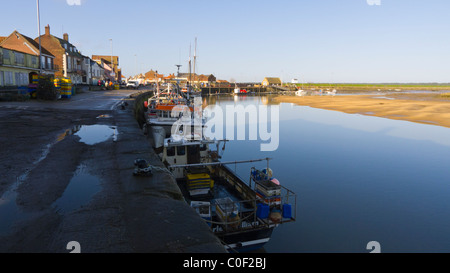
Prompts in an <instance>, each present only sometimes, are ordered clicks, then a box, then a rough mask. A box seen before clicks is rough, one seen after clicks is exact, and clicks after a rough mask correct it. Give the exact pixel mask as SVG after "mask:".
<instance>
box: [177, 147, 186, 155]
mask: <svg viewBox="0 0 450 273" xmlns="http://www.w3.org/2000/svg"><path fill="white" fill-rule="evenodd" d="M185 154H186V147H185V146H179V147H177V155H185Z"/></svg>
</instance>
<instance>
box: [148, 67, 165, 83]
mask: <svg viewBox="0 0 450 273" xmlns="http://www.w3.org/2000/svg"><path fill="white" fill-rule="evenodd" d="M144 79H145V83H146V84H148V83H151V82H161V81H163V80H164V75H163V74H158V71H153V69H151V70H150V71H148V72H147V73H145V75H144Z"/></svg>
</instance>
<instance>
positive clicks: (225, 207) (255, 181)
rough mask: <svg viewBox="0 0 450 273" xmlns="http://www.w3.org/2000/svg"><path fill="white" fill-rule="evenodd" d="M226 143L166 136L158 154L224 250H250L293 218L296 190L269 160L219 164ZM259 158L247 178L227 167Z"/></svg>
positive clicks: (189, 202)
mask: <svg viewBox="0 0 450 273" xmlns="http://www.w3.org/2000/svg"><path fill="white" fill-rule="evenodd" d="M179 126H182V125H181V124H179ZM180 131H183V130H180ZM226 142H227V141H225V140H210V139H207V138H205V137H201V138H199V136H193V135H189V134H185V135H178V136H175V135H172V136H171V137H170V138H166V139H165V141H164V148H163V152H162V154H161V155H160V156H161V160H162V162H163V163H164V164H165V165H166V167H167V168H168V169H169V170H170V171H171V173H172V175H173V176H174V178H175V179H176V181H177V183H178V186H179V188H180V190H181V192H182V193H183V196H184V198H185V200H186V202H187V203H188V204H189V205H191V207H192V208H193V209H194V210H196V211H197V212H198V214H199V215H200V216H201V217H202V218H203V219H204V221H205V222H206V223H207V224H208V225H209V226H210V228H211V230H212V232H213V233H214V234H215V235H216V236H217V237H218V238H219V239H220V240H221V242H222V243H223V245H224V247H225V248H226V249H227V250H228V251H229V252H247V251H254V250H257V249H259V248H261V247H263V246H264V244H266V243H267V242H268V241H269V240H270V238H271V235H272V232H273V231H274V229H275V228H276V227H277V226H279V225H280V224H284V223H288V222H293V221H295V219H296V210H295V208H296V200H297V199H296V194H295V193H294V192H292V191H291V190H289V189H287V188H286V187H284V186H282V185H281V184H280V182H279V181H278V180H277V179H276V178H274V177H273V172H272V170H271V169H270V168H269V166H268V165H269V160H270V159H269V158H264V159H256V160H245V161H234V162H221V161H220V159H221V153H222V152H223V151H224V149H225V143H226ZM265 160H266V161H267V167H266V168H264V169H262V170H259V169H257V168H255V167H251V168H250V169H249V179H248V180H247V181H245V180H243V179H242V178H240V177H239V176H238V175H236V174H235V173H234V172H233V171H232V170H231V169H230V168H229V166H228V165H232V164H244V163H254V162H261V161H265Z"/></svg>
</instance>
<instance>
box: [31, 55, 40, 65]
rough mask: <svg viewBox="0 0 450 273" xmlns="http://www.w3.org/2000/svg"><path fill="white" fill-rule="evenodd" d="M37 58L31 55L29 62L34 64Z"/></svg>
mask: <svg viewBox="0 0 450 273" xmlns="http://www.w3.org/2000/svg"><path fill="white" fill-rule="evenodd" d="M37 59H38V58H37V57H34V56H32V57H31V64H32V65H36V64H37Z"/></svg>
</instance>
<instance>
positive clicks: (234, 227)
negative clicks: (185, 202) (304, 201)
mask: <svg viewBox="0 0 450 273" xmlns="http://www.w3.org/2000/svg"><path fill="white" fill-rule="evenodd" d="M282 188H283V190H284V193H283V194H282V195H281V196H277V197H276V198H275V197H274V198H269V203H272V206H271V205H269V208H270V210H271V211H269V212H268V213H266V215H264V212H262V211H260V209H261V206H259V205H260V204H263V203H264V202H262V201H261V200H260V199H259V198H254V199H251V200H241V201H235V200H233V201H232V202H233V204H232V205H233V206H235V207H236V208H238V216H239V217H223V218H221V219H220V218H218V217H217V218H218V220H205V221H206V222H207V223H208V224H211V225H212V226H213V232H214V233H216V234H217V235H220V234H232V233H241V232H245V231H250V230H258V229H266V228H271V227H275V226H277V225H279V224H284V223H288V222H294V221H295V220H296V214H297V212H296V207H297V206H296V205H297V204H296V203H297V196H296V194H295V193H294V192H292V191H290V190H289V189H287V188H285V187H282ZM271 199H273V200H271ZM275 199H277V200H280V201H281V205H273V204H275V203H278V201H277V202H276V200H275ZM266 201H267V199H266ZM283 205H290V206H289V207H290V208H291V211H290V212H289V217H284V216H288V215H287V214H284V213H283V211H282V209H283ZM215 206H216V204H211V205H210V209H211V211H216V208H215ZM275 211H279V213H280V216H281V218H277V219H273V218H271V217H270V214H271V213H276V212H275ZM216 213H217V212H216ZM213 219H214V218H213Z"/></svg>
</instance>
